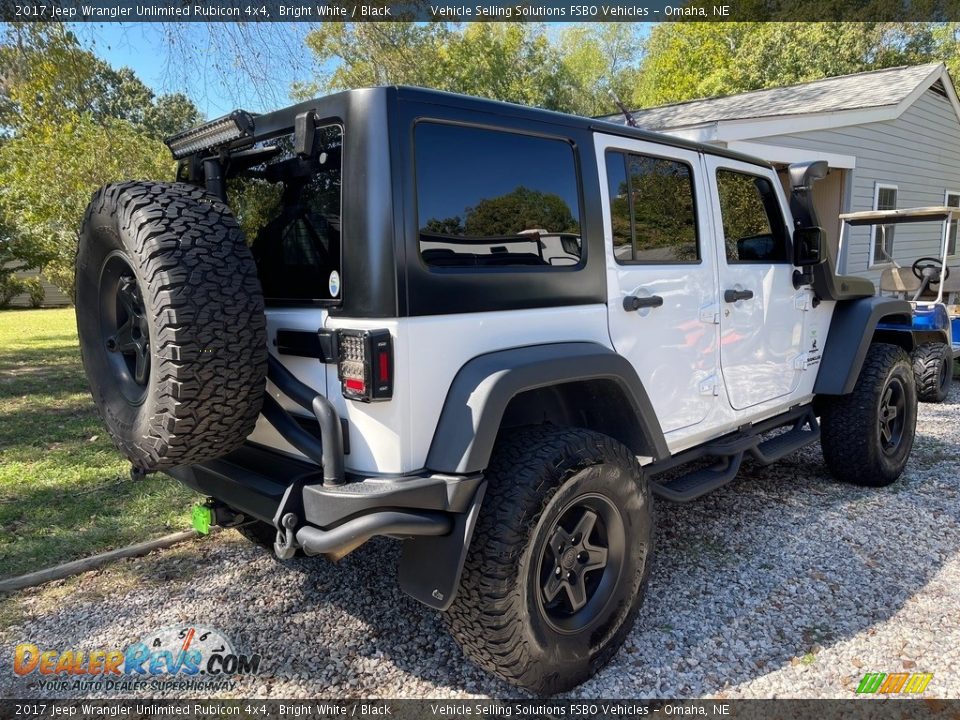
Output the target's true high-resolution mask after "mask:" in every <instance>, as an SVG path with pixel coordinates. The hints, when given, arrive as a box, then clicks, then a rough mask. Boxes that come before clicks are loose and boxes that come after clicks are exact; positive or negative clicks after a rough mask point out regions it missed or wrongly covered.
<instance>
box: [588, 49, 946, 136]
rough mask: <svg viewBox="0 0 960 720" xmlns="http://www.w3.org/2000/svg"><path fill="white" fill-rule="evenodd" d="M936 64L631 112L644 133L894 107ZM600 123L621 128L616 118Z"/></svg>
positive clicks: (888, 69) (612, 117)
mask: <svg viewBox="0 0 960 720" xmlns="http://www.w3.org/2000/svg"><path fill="white" fill-rule="evenodd" d="M941 69H942V66H941V64H940V63H930V64H927V65H913V66H905V67H896V68H886V69H883V70H873V71H870V72H865V73H857V74H855V75H843V76H840V77H832V78H826V79H824V80H815V81H813V82H809V83H803V84H801V85H790V86H788V87H780V88H771V89H769V90H754V91H752V92H747V93H741V94H739V95H729V96H726V97H718V98H708V99H703V100H690V101H688V102H683V103H677V104H675V105H663V106H661V107H655V108H650V109H648V110H637V111H634V112H632V113H631V114H632V115H633V117H634V119H635V120H636V122H637V125H639V126H640V127H642V128H644V129H647V130H660V129H664V128H678V127H686V126H691V125H703V124H706V123H712V122H720V121H724V120H746V119H750V118H764V117H780V116H783V115H798V114H806V113H826V112H838V111H843V110H858V109H864V108H873V107H883V106H887V105H897V104H898V103H900V102H901V101H902V100H903V99H904V98H906V97H907V96H909V95H910V93H911V92H913V91H914V90H915V89H916V88H917V86H918V85H919V84H920V83H922V82H923V81H924V80H926V79H927V78H929V77H930V76H931V75H932V74H933V73H934V72H938V71H940V70H941ZM606 119H608V120H611V121H613V122H621V123H622V122H623V116H622V115H610V116H609V117H607V118H606Z"/></svg>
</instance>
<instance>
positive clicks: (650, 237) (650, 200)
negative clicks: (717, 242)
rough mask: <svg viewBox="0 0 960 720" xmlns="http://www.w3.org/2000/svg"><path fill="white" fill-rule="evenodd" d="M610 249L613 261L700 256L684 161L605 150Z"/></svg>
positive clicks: (691, 259)
mask: <svg viewBox="0 0 960 720" xmlns="http://www.w3.org/2000/svg"><path fill="white" fill-rule="evenodd" d="M606 160H607V184H608V190H609V194H610V218H611V223H612V233H613V254H614V257H615V258H616V260H617V262H618V263H621V264H629V263H690V262H694V263H695V262H698V261H699V260H700V247H699V244H698V242H697V213H696V207H695V204H694V199H693V198H694V190H693V177H692V175H691V172H690V167H689V166H688V165H686V164H684V163H682V162H678V161H676V160H667V159H664V158H656V157H649V156H645V155H634V154H628V153H622V152H614V151H608V152H607V158H606Z"/></svg>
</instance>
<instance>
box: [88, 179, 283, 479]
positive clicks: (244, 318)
mask: <svg viewBox="0 0 960 720" xmlns="http://www.w3.org/2000/svg"><path fill="white" fill-rule="evenodd" d="M76 273H77V274H76V309H77V329H78V332H79V335H80V351H81V355H82V357H83V366H84V369H85V370H86V374H87V379H88V381H89V384H90V390H91V393H92V394H93V399H94V402H95V403H96V406H97V411H98V412H99V413H100V417H101V418H102V419H103V422H104V424H105V425H106V428H107V431H108V432H109V433H110V436H111V437H112V438H113V441H114V443H115V444H116V446H117V447H118V448H119V449H120V451H121V452H123V454H124V455H126V456H127V457H128V458H129V459H130V461H131V462H132V463H133V464H134V466H135V467H137V468H139V469H141V470H144V471H153V470H164V469H167V468H171V467H174V466H176V465H184V464H189V463H196V462H202V461H204V460H209V459H212V458H215V457H219V456H222V455H225V454H227V453H229V452H230V451H231V450H234V449H236V448H237V447H239V446H240V444H241V443H243V441H244V439H245V438H246V437H247V436H248V435H249V434H250V433H251V432H252V431H253V427H254V424H255V423H256V420H257V416H258V415H259V414H260V406H261V403H262V402H263V393H264V386H265V383H266V372H267V342H266V319H265V317H264V312H263V293H262V291H261V289H260V282H259V281H258V279H257V271H256V266H255V265H254V261H253V256H252V255H251V253H250V250H249V249H248V248H247V245H246V243H245V242H244V238H243V233H242V232H241V231H240V227H239V226H238V224H237V221H236V219H235V218H234V217H233V215H232V213H231V212H230V210H229V208H227V206H226V205H224V204H223V203H222V202H220V201H219V200H217V199H216V198H213V197H211V196H210V195H208V194H207V193H205V192H204V191H203V190H202V189H200V188H197V187H194V186H192V185H187V184H183V183H158V182H129V183H121V184H115V185H106V186H104V187H103V188H101V189H100V190H98V191H97V192H96V193H95V194H94V196H93V198H92V200H91V201H90V205H89V206H88V207H87V212H86V215H85V217H84V221H83V226H82V228H81V230H80V241H79V248H78V252H77V268H76Z"/></svg>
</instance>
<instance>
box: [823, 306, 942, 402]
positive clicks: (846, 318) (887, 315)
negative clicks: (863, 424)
mask: <svg viewBox="0 0 960 720" xmlns="http://www.w3.org/2000/svg"><path fill="white" fill-rule="evenodd" d="M912 316H913V307H912V306H911V305H910V303H909V302H907V301H906V300H899V299H896V298H889V297H868V298H859V299H856V300H846V301H841V302H838V303H837V306H836V307H835V308H834V311H833V318H832V319H831V321H830V331H829V332H828V333H827V341H826V343H825V344H824V347H823V358H822V360H821V362H820V371H819V373H818V375H817V381H816V383H814V386H813V391H814V393H816V394H817V395H846V394H848V393H851V392H853V388H854V386H855V385H856V384H857V378H858V377H860V369H861V368H862V367H863V360H864V358H865V357H866V355H867V350H868V349H869V348H870V343H872V342H876V341H880V342H891V343H893V344H896V345H900V346H901V347H903V348H904V349H905V350H907V351H908V352H909V351H911V350H913V348H914V347H916V346H917V345H921V344H923V343H924V342H930V341H931V338H939V337H940V336H941V335H942V336H943V341H944V342H946V333H942V332H941V333H937V332H936V331H916V330H914V329H913V327H912ZM881 321H883V325H882V327H880V328H878V327H877V326H878V325H880V323H881ZM931 332H933V335H932V336H931Z"/></svg>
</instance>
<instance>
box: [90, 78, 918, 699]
mask: <svg viewBox="0 0 960 720" xmlns="http://www.w3.org/2000/svg"><path fill="white" fill-rule="evenodd" d="M168 145H169V147H170V148H171V150H172V152H173V154H174V156H175V157H176V158H177V159H178V160H179V170H178V182H175V183H160V182H128V183H121V184H115V185H108V186H106V187H104V188H103V189H101V190H100V191H99V192H98V193H96V194H95V195H94V197H93V199H92V201H91V204H90V207H89V209H88V211H87V214H86V218H85V220H84V224H83V228H82V230H81V234H80V246H79V252H78V257H77V298H76V306H77V320H78V326H79V332H80V339H81V345H82V352H83V361H84V366H85V368H86V372H87V375H88V377H89V380H90V385H91V388H92V392H93V397H94V400H95V402H96V405H97V407H98V409H99V411H100V413H101V415H102V417H103V421H104V423H105V425H106V426H107V428H108V429H109V432H110V434H111V436H112V437H113V439H114V441H115V442H116V444H117V447H119V448H120V449H121V450H122V451H123V452H124V453H125V454H126V455H127V456H128V457H129V458H130V460H131V461H132V463H133V465H134V467H135V468H136V469H137V470H138V471H140V472H151V471H165V472H168V473H170V474H171V475H173V476H174V477H176V478H179V479H180V480H181V481H183V482H184V483H186V484H187V485H189V486H190V487H192V488H195V489H196V490H198V491H199V492H201V493H203V494H204V495H207V496H209V497H211V498H212V500H211V509H212V512H213V514H214V516H215V520H216V521H218V522H220V523H221V524H226V523H233V522H236V521H239V520H246V521H248V523H249V524H247V525H246V526H244V528H243V530H244V531H245V532H246V533H248V534H249V535H251V536H255V537H259V538H265V537H266V538H267V539H268V541H269V542H270V543H271V544H272V545H273V547H274V549H275V551H276V553H277V554H278V555H280V556H281V557H289V556H291V555H292V554H293V553H295V552H297V551H301V552H303V553H306V554H308V555H316V554H321V555H327V556H330V557H333V558H337V557H340V556H342V555H344V554H346V553H348V552H350V551H351V550H353V549H354V548H356V547H358V546H359V545H361V544H362V543H364V542H365V541H367V540H368V539H370V538H371V537H374V536H390V537H393V538H397V539H399V540H401V541H402V543H403V546H402V551H401V555H400V560H399V582H400V585H401V586H402V588H403V589H404V590H405V591H406V592H407V593H409V594H410V595H412V596H413V597H415V598H417V599H418V600H420V601H422V602H424V603H426V604H427V605H430V606H432V607H435V608H437V609H439V610H442V611H444V616H445V618H446V622H447V624H448V626H449V628H450V631H451V633H452V634H453V636H454V637H455V638H456V640H457V642H458V643H459V644H460V646H461V647H462V648H463V649H464V651H465V653H466V654H467V655H468V656H469V657H470V658H472V659H473V660H474V661H476V662H477V663H479V664H480V665H482V666H483V667H485V668H487V669H488V670H490V671H492V672H494V673H496V674H498V675H499V676H501V677H503V678H505V679H506V680H508V681H510V682H512V683H515V684H518V685H521V686H524V687H527V688H530V689H533V690H536V691H540V692H554V691H559V690H563V689H565V688H569V687H571V686H573V685H575V684H577V683H579V682H581V681H583V680H584V679H586V678H587V677H589V676H590V675H591V674H592V673H593V672H594V671H595V670H596V669H597V668H598V667H600V666H602V665H603V664H604V663H605V662H607V661H608V660H609V659H610V658H611V657H612V655H613V654H614V653H615V652H616V650H617V648H618V646H619V645H620V644H621V643H622V641H623V640H624V638H625V636H626V635H627V633H628V632H629V630H630V627H631V625H632V623H633V621H634V619H635V617H636V615H637V612H638V609H639V608H640V605H641V601H642V598H643V594H644V586H645V582H646V580H647V575H648V571H649V568H650V564H651V559H652V555H653V545H652V540H653V529H654V515H653V511H652V496H653V495H659V496H661V497H664V498H667V499H670V500H675V501H686V500H692V499H694V498H696V497H698V496H700V495H701V494H703V493H705V492H707V491H709V490H711V489H714V488H717V487H719V486H721V485H723V484H724V483H727V482H729V481H730V480H731V479H733V477H734V476H735V475H736V473H737V470H738V468H739V466H740V464H741V461H742V460H743V459H744V458H745V457H747V456H751V457H753V458H755V459H756V460H757V461H759V462H761V463H770V462H773V461H775V460H777V459H778V458H780V457H783V456H784V455H786V454H788V453H790V452H792V451H794V450H796V449H798V448H800V447H802V446H804V445H808V444H810V443H814V442H816V441H817V440H820V441H821V443H822V447H823V453H824V457H825V459H826V463H827V465H828V466H829V468H830V470H831V472H832V473H833V474H834V475H835V476H836V477H837V478H839V479H841V480H845V481H849V482H853V483H857V484H861V485H872V486H881V485H886V484H888V483H891V482H893V481H894V480H896V478H897V477H898V476H899V475H900V474H901V472H902V471H903V468H904V466H905V464H906V462H907V458H908V456H909V454H910V450H911V447H912V444H913V438H914V428H915V423H916V412H917V410H916V407H917V406H916V403H917V398H916V388H915V382H914V377H913V372H912V370H911V365H910V361H909V358H908V353H909V352H910V351H911V350H912V349H913V348H914V347H915V346H918V345H920V344H921V343H923V342H928V341H931V340H936V339H937V338H933V339H931V338H925V337H918V331H917V330H916V329H914V328H912V326H911V307H910V304H909V303H907V302H905V301H902V300H898V299H892V298H881V297H874V288H873V286H872V284H871V283H869V282H867V281H864V280H861V279H858V278H850V277H837V276H836V275H835V274H834V271H833V269H832V266H831V263H830V262H829V260H828V258H827V257H825V254H826V249H825V248H821V243H822V240H821V233H820V231H819V229H818V228H817V227H816V225H817V223H816V218H815V217H814V216H813V213H812V210H811V207H812V203H811V202H810V201H809V194H810V189H811V185H812V183H813V180H814V179H815V178H816V177H817V176H818V175H820V174H822V172H823V167H822V166H820V165H817V164H809V165H803V166H797V167H793V168H791V169H790V175H791V179H792V181H793V186H792V193H791V199H790V202H789V204H788V202H787V198H786V196H785V194H784V192H783V190H782V188H781V186H780V183H779V180H778V176H777V173H776V172H775V170H774V168H773V167H771V166H770V165H768V164H766V163H763V162H761V161H758V160H756V159H753V158H750V157H745V156H741V155H738V154H735V153H731V152H726V151H724V150H721V149H717V148H712V147H704V146H700V145H696V144H692V143H688V142H685V141H682V140H677V139H675V138H669V137H663V136H659V135H655V134H650V133H645V132H641V131H639V130H635V129H633V128H628V127H622V126H617V125H612V124H607V123H603V122H598V121H594V120H590V119H585V118H577V117H572V116H567V115H561V114H557V113H552V112H546V111H541V110H535V109H530V108H523V107H519V106H515V105H508V104H504V103H497V102H491V101H486V100H479V99H475V98H467V97H461V96H456V95H450V94H444V93H439V92H432V91H426V90H421V89H411V88H397V87H391V88H374V89H365V90H355V91H350V92H344V93H340V94H337V95H333V96H330V97H326V98H322V99H318V100H314V101H310V102H305V103H301V104H299V105H296V106H294V107H291V108H288V109H286V110H280V111H277V112H273V113H268V114H263V115H251V114H248V113H245V112H240V111H238V112H235V113H233V114H232V115H229V116H227V117H225V118H222V119H220V120H217V121H213V122H209V123H207V124H205V125H203V126H201V127H199V128H196V129H194V130H190V131H188V132H185V133H182V134H180V135H178V136H175V137H173V138H170V139H169V140H168ZM881 321H882V323H881ZM878 324H880V328H879V329H878ZM691 462H692V465H693V467H694V469H691V470H687V471H686V472H684V471H683V470H682V469H680V468H681V466H683V465H687V464H688V463H691ZM668 470H670V471H672V472H670V473H668V474H667V477H668V478H669V479H667V480H664V479H663V477H664V473H665V471H668ZM250 521H252V522H250Z"/></svg>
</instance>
